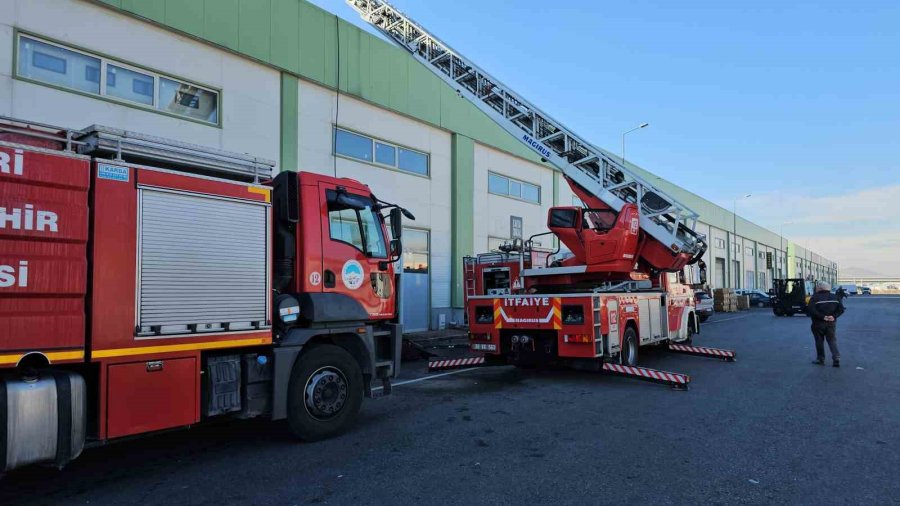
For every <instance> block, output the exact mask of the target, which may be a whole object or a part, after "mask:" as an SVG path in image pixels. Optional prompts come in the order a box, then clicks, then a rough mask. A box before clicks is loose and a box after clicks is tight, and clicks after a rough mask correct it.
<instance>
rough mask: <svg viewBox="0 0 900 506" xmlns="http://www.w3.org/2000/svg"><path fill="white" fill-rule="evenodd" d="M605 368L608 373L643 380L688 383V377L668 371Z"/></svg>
mask: <svg viewBox="0 0 900 506" xmlns="http://www.w3.org/2000/svg"><path fill="white" fill-rule="evenodd" d="M603 368H604V369H606V370H608V371H613V372H617V373H620V374H628V375H631V376H640V377H642V378H651V379H655V380H660V381H669V382H671V383H687V381H688V380H687V376H685V375H684V374H678V373H673V372H666V371H657V370H656V369H647V368H644V367H632V366H627V365H624V366H623V365H619V364H609V363H607V364H603Z"/></svg>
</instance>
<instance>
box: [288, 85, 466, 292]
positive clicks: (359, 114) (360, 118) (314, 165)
mask: <svg viewBox="0 0 900 506" xmlns="http://www.w3.org/2000/svg"><path fill="white" fill-rule="evenodd" d="M299 90H300V91H299V93H300V96H299V98H300V100H299V122H300V124H299V128H298V131H299V136H300V140H299V143H298V153H297V155H298V160H299V161H300V170H305V171H310V172H318V173H321V174H335V171H336V173H337V176H338V177H349V178H353V179H357V180H359V181H362V182H364V183H366V184H368V185H369V186H370V187H371V188H372V191H373V192H374V193H375V195H377V196H378V197H379V198H381V199H384V200H386V201H388V202H396V203H398V204H400V205H402V206H403V207H406V208H407V209H409V210H410V211H411V212H412V213H413V214H414V215H415V216H416V220H415V221H412V222H407V223H406V224H407V225H408V226H410V227H414V228H422V229H427V230H429V231H430V232H431V305H432V307H435V308H442V307H449V306H450V262H451V251H450V220H451V206H450V191H451V179H450V164H451V160H450V153H451V146H450V143H451V136H450V134H449V133H448V132H446V131H444V130H440V129H437V128H433V127H430V126H428V125H425V124H424V123H421V122H419V121H415V120H413V119H410V118H408V117H405V116H402V115H399V114H396V113H392V112H389V111H386V110H384V109H380V108H378V107H375V106H373V105H371V104H368V103H366V102H363V101H361V100H357V99H355V98H352V97H348V96H347V95H341V96H340V99H338V97H337V96H336V94H335V93H334V91H332V90H329V89H327V88H323V87H321V86H318V85H315V84H312V83H309V82H307V81H300V86H299ZM338 100H340V117H337V118H336V113H337V110H338ZM335 121H336V122H337V125H338V126H339V127H341V128H345V129H347V130H351V131H355V132H359V133H361V134H364V135H367V136H369V137H373V138H377V139H380V140H384V141H388V142H390V143H393V144H397V145H400V146H404V147H409V148H412V149H415V150H417V151H421V152H424V153H427V154H428V155H429V170H430V175H429V177H422V176H419V175H415V174H410V173H406V172H402V171H399V170H392V169H388V168H385V167H381V166H378V165H374V164H370V163H365V162H361V161H356V160H352V159H348V158H343V157H334V156H333V155H332V153H333V147H332V143H333V139H332V130H333V125H334V124H335Z"/></svg>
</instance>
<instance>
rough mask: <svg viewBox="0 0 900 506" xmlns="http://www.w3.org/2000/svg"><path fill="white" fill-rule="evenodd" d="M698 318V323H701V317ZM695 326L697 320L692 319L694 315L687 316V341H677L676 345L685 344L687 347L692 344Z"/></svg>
mask: <svg viewBox="0 0 900 506" xmlns="http://www.w3.org/2000/svg"><path fill="white" fill-rule="evenodd" d="M700 318H701V320H700V321H703V320H702V318H703V317H702V316H701V317H700ZM696 324H697V320H695V319H694V315H691V316H689V317H688V336H687V339H685V340H684V341H679V342H678V344H686V345H688V346H690V345H692V344H694V334H695V332H694V325H696Z"/></svg>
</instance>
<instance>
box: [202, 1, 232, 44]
mask: <svg viewBox="0 0 900 506" xmlns="http://www.w3.org/2000/svg"><path fill="white" fill-rule="evenodd" d="M239 9H240V0H206V3H205V4H204V11H203V14H204V16H203V35H204V37H205V38H206V39H207V40H209V41H210V42H212V43H215V44H219V45H221V46H225V47H227V48H228V49H231V50H233V51H237V50H238V49H239V47H238V38H239V34H240V23H239V22H238V19H240V18H239Z"/></svg>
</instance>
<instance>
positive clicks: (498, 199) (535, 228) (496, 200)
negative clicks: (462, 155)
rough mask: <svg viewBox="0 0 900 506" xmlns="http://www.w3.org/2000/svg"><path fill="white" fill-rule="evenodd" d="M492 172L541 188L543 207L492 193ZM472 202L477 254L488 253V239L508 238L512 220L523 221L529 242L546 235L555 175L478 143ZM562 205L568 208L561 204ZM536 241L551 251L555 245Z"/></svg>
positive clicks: (539, 239)
mask: <svg viewBox="0 0 900 506" xmlns="http://www.w3.org/2000/svg"><path fill="white" fill-rule="evenodd" d="M489 172H493V173H495V174H499V175H501V176H507V177H510V178H513V179H518V180H520V181H524V182H526V183H531V184H534V185H538V186H540V187H541V203H540V204H535V203H532V202H526V201H523V200H518V199H513V198H509V197H504V196H501V195H494V194H492V193H489V192H488V173H489ZM563 185H565V183H563ZM565 186H568V185H565ZM473 200H474V206H475V212H474V214H475V223H474V234H475V251H476V252H483V251H485V250H486V248H487V247H488V239H489V238H500V239H506V238H509V234H510V216H518V217H521V218H522V220H523V225H524V228H523V235H524V238H525V239H527V238H528V237H529V236H531V235H533V234H538V233H541V232H546V231H547V226H546V225H547V212H548V211H549V209H550V208H551V207H552V206H553V171H552V170H551V169H550V167H542V166H540V165H538V164H535V163H532V162H529V161H526V160H523V159H521V158H518V157H515V156H512V155H508V154H506V153H504V152H502V151H499V150H496V149H493V148H490V147H488V146H485V145H483V144H478V143H475V198H474V199H473ZM570 201H571V197H570ZM560 205H565V204H564V203H563V202H560ZM536 240H537V241H539V242H541V247H544V248H552V246H553V244H552V243H553V241H552V239H551V238H550V237H549V236H547V237H540V238H538V239H536Z"/></svg>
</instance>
